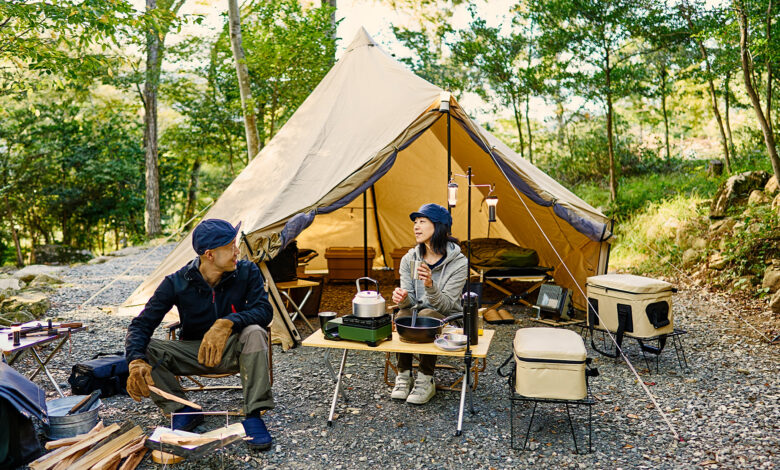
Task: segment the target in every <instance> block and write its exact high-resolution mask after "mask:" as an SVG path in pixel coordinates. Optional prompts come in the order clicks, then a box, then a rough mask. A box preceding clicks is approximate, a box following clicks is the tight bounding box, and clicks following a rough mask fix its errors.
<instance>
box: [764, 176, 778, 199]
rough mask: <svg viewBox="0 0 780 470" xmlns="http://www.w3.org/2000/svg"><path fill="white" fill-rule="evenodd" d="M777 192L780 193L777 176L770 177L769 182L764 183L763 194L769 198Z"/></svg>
mask: <svg viewBox="0 0 780 470" xmlns="http://www.w3.org/2000/svg"><path fill="white" fill-rule="evenodd" d="M778 191H780V185H778V184H777V176H772V177H771V178H769V181H767V182H766V186H764V192H765V193H767V194H768V195H770V196H771V195H773V194H775V193H776V192H778Z"/></svg>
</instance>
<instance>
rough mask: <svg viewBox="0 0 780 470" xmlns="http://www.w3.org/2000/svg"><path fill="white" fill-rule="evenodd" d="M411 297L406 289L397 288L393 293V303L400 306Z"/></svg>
mask: <svg viewBox="0 0 780 470" xmlns="http://www.w3.org/2000/svg"><path fill="white" fill-rule="evenodd" d="M408 295H409V291H407V290H406V289H401V288H400V287H396V288H395V290H394V291H393V303H394V304H396V305H397V304H400V303H401V302H403V301H404V300H406V297H407V296H408Z"/></svg>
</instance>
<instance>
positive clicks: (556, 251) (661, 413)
mask: <svg viewBox="0 0 780 470" xmlns="http://www.w3.org/2000/svg"><path fill="white" fill-rule="evenodd" d="M488 149H489V150H490V158H492V159H493V160H494V161H495V160H496V157H495V156H494V155H493V148H492V147H488ZM499 169H500V171H501V173H502V174H503V175H504V177H505V178H506V179H507V181H509V177H508V176H507V174H506V173H504V169H503V168H501V167H500V166H499ZM510 186H512V189H513V190H514V192H515V196H517V198H518V199H519V200H520V202H521V203H522V204H523V207H525V209H526V211H527V212H528V214H529V215H530V216H531V219H532V220H533V221H534V224H536V227H537V228H538V229H539V231H540V232H541V233H542V235H543V236H544V239H545V240H546V241H547V243H548V244H549V245H550V247H551V248H552V250H553V252H554V253H555V256H557V257H558V260H559V261H560V262H561V266H563V267H564V269H566V273H567V274H568V275H569V276H570V277H571V278H572V279H573V280H574V285H575V286H576V287H577V290H579V291H580V294H582V296H583V297H584V298H585V302H587V304H588V307H589V309H590V310H592V311H593V312H594V313H595V314H596V316H597V317H598V318H599V321H602V322H603V320H602V319H601V316H600V315H599V313H598V311H597V310H596V309H595V308H594V307H593V305H592V304H591V303H590V300H589V299H588V296H587V295H585V292H583V290H582V288H581V287H580V285H579V283H577V280H576V278H575V277H574V275H573V274H572V273H571V271H570V270H569V267H568V266H567V265H566V263H565V262H564V261H563V258H562V257H561V255H560V254H559V253H558V250H556V249H555V246H554V245H553V243H552V241H551V240H550V239H549V238H548V237H547V234H546V233H545V232H544V229H542V226H541V224H540V223H539V221H538V220H536V217H535V216H534V214H533V212H531V209H530V208H529V207H528V205H527V204H526V202H525V201H524V200H523V198H522V197H520V194H518V192H517V188H515V187H514V185H510ZM605 331H606V333H607V336H609V339H610V340H612V342H613V343H614V344H615V348H617V350H618V351H619V352H620V356H621V357H622V358H623V360H624V361H625V362H626V364H627V365H628V368H629V369H630V370H631V372H632V373H633V374H634V377H636V380H637V383H638V384H639V385H640V386H641V387H642V389H643V390H644V391H645V394H646V395H647V396H648V397H649V398H650V401H651V402H653V405H654V406H655V409H656V410H658V414H660V415H661V418H663V420H664V422H665V423H666V426H667V427H668V428H669V430H670V431H671V432H672V434H673V435H674V437H675V439H676V440H677V441H678V442H681V441H682V440H683V439H682V438H681V437H680V434H679V433H678V432H677V430H676V429H675V427H674V425H672V422H671V421H670V420H669V417H668V416H667V414H666V413H664V411H663V410H662V409H661V406H660V405H659V404H658V400H657V399H656V397H655V395H653V393H652V392H651V391H650V389H649V388H647V385H645V382H644V381H643V380H642V378H641V377H640V376H639V373H638V372H637V371H636V369H635V368H634V365H633V364H632V363H631V361H630V360H628V357H626V355H625V353H624V352H623V348H621V347H620V345H619V344H618V343H617V340H615V337H614V336H612V333H611V332H610V331H609V330H605Z"/></svg>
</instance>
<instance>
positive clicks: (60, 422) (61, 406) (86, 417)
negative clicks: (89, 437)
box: [44, 395, 102, 440]
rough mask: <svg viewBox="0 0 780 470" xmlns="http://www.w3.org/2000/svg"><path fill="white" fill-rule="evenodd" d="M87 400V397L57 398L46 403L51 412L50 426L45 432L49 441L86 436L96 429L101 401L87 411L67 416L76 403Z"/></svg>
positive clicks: (45, 428) (45, 427) (46, 427)
mask: <svg viewBox="0 0 780 470" xmlns="http://www.w3.org/2000/svg"><path fill="white" fill-rule="evenodd" d="M84 398H86V395H75V396H72V397H64V398H57V399H55V400H50V401H48V402H46V408H47V410H48V412H49V424H48V425H46V426H44V431H45V432H46V436H47V437H48V438H49V439H52V440H56V439H62V438H65V437H73V436H76V435H79V434H84V433H85V432H88V431H89V430H90V429H92V428H94V427H95V425H96V424H97V422H98V410H99V409H100V407H101V406H102V402H101V401H100V400H98V401H96V402H95V403H93V404H92V406H91V407H90V408H89V410H87V411H82V412H80V413H76V414H72V415H70V416H65V413H67V412H68V411H70V409H71V408H73V407H74V406H75V405H76V403H78V402H80V401H81V400H83V399H84Z"/></svg>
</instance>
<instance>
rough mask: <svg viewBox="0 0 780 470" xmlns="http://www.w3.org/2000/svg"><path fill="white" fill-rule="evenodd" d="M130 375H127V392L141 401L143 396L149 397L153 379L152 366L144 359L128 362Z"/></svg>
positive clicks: (134, 398)
mask: <svg viewBox="0 0 780 470" xmlns="http://www.w3.org/2000/svg"><path fill="white" fill-rule="evenodd" d="M128 367H129V369H130V376H129V377H127V394H128V395H130V396H131V397H132V398H133V400H135V401H141V397H149V385H154V380H152V366H150V365H149V364H148V363H147V362H146V361H144V360H143V359H135V360H132V361H130V364H128Z"/></svg>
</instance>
